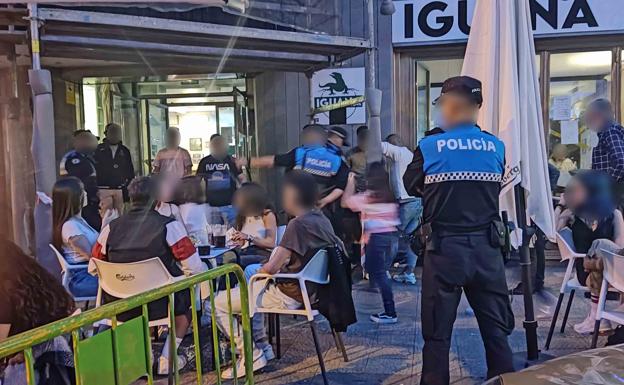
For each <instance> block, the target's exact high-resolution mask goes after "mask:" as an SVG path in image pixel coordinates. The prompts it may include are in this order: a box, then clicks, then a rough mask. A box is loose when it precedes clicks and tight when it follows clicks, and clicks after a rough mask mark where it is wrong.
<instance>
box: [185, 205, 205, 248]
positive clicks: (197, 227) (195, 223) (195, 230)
mask: <svg viewBox="0 0 624 385" xmlns="http://www.w3.org/2000/svg"><path fill="white" fill-rule="evenodd" d="M179 208H180V216H181V217H182V223H183V224H184V227H185V228H186V231H187V233H188V235H189V237H191V238H194V239H195V240H196V241H197V242H199V244H200V245H207V244H208V220H207V219H206V208H205V204H202V205H199V204H197V203H184V204H181V205H180V206H179Z"/></svg>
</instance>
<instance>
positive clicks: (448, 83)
mask: <svg viewBox="0 0 624 385" xmlns="http://www.w3.org/2000/svg"><path fill="white" fill-rule="evenodd" d="M445 94H456V95H462V96H464V97H466V98H467V99H468V100H470V101H471V102H472V103H474V104H476V105H478V106H479V107H481V105H482V104H483V93H482V91H481V81H479V80H477V79H475V78H472V77H470V76H454V77H452V78H448V79H446V80H445V81H444V83H443V84H442V91H441V92H440V97H442V96H444V95H445ZM440 97H438V98H437V99H436V100H435V101H434V104H435V103H436V102H437V101H438V100H439V99H440Z"/></svg>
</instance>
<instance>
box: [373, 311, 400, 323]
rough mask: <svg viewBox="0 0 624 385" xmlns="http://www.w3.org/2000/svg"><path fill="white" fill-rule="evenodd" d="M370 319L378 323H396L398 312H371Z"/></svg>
mask: <svg viewBox="0 0 624 385" xmlns="http://www.w3.org/2000/svg"><path fill="white" fill-rule="evenodd" d="M370 320H371V321H373V322H375V323H378V324H395V323H397V322H398V318H397V316H396V314H395V315H388V314H386V313H379V314H371V316H370Z"/></svg>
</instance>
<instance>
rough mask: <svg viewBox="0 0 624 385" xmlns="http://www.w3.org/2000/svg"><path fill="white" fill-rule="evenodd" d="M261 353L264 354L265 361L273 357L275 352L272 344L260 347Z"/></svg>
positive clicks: (271, 359)
mask: <svg viewBox="0 0 624 385" xmlns="http://www.w3.org/2000/svg"><path fill="white" fill-rule="evenodd" d="M262 354H264V358H266V360H267V362H268V361H273V360H274V359H275V353H274V352H273V346H271V344H268V345H266V346H265V347H263V348H262Z"/></svg>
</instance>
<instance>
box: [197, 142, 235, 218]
mask: <svg viewBox="0 0 624 385" xmlns="http://www.w3.org/2000/svg"><path fill="white" fill-rule="evenodd" d="M197 175H198V176H201V177H202V178H203V180H204V182H205V183H206V203H208V205H209V206H210V207H211V208H212V209H213V210H214V211H216V212H217V213H218V214H219V215H221V217H222V218H223V219H224V220H227V222H228V223H234V221H235V218H236V210H235V209H234V208H233V207H232V197H233V196H234V192H235V191H236V189H237V188H238V186H239V185H240V184H241V183H243V182H245V176H244V174H243V173H242V172H241V170H240V169H239V168H238V166H237V165H236V161H235V159H234V158H233V157H232V156H230V155H229V154H228V153H227V143H226V142H225V138H223V136H221V135H219V134H214V135H212V136H211V137H210V155H208V156H206V157H204V158H203V159H202V160H201V161H200V162H199V166H197Z"/></svg>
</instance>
